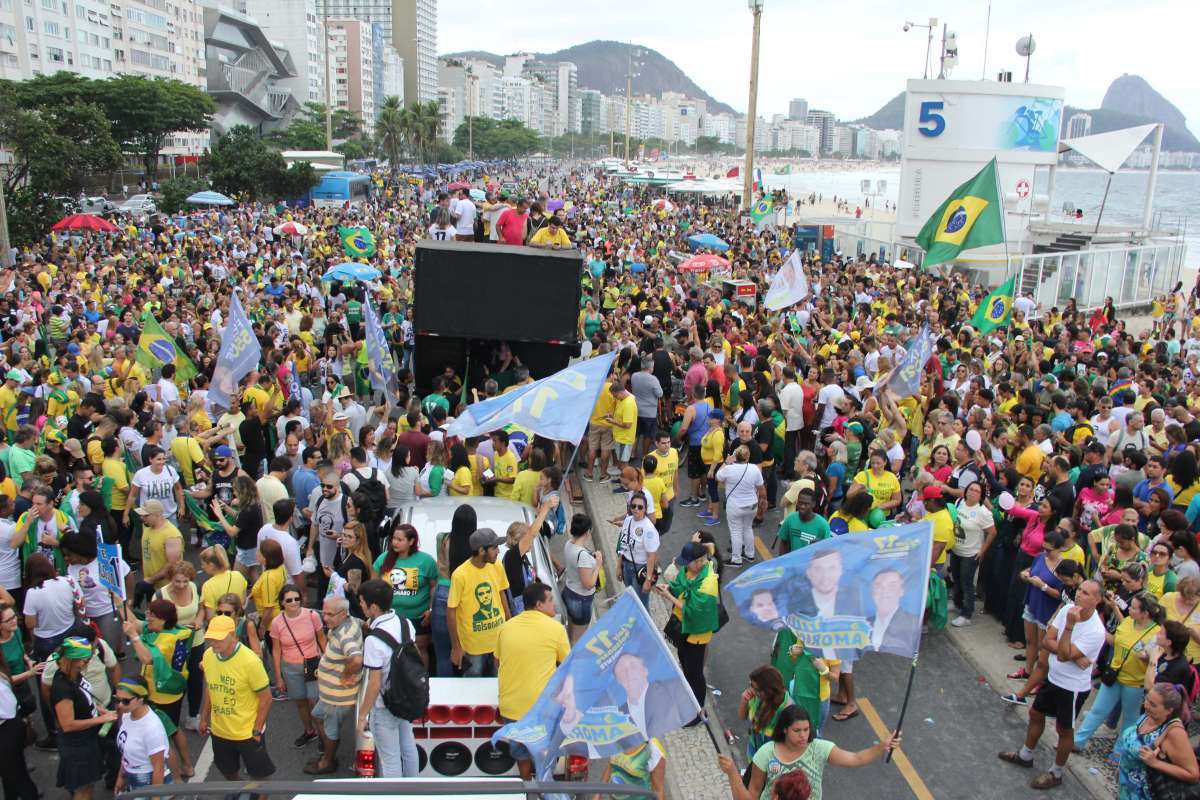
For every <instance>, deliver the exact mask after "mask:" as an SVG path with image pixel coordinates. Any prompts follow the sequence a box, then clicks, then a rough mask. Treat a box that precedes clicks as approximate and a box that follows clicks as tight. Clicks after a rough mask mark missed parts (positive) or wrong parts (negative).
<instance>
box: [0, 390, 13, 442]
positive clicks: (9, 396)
mask: <svg viewBox="0 0 1200 800" xmlns="http://www.w3.org/2000/svg"><path fill="white" fill-rule="evenodd" d="M16 407H17V393H16V392H14V391H13V390H12V389H10V388H8V387H7V386H2V385H0V417H2V418H3V419H4V422H5V427H7V428H8V429H9V430H14V431H15V430H16V429H17V415H16V414H10V413H9V412H10V411H12V410H14V409H15V408H16Z"/></svg>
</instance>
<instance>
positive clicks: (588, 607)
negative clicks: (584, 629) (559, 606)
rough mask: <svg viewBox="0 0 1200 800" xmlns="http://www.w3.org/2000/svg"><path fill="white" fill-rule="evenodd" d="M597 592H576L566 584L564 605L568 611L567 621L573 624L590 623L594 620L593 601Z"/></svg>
mask: <svg viewBox="0 0 1200 800" xmlns="http://www.w3.org/2000/svg"><path fill="white" fill-rule="evenodd" d="M595 597H596V595H595V594H588V595H582V594H575V592H573V591H571V590H570V589H569V588H567V587H566V586H564V587H563V590H562V601H563V607H564V608H565V609H566V612H567V621H568V622H570V623H571V624H572V625H588V624H590V623H591V621H592V601H593V600H594V599H595Z"/></svg>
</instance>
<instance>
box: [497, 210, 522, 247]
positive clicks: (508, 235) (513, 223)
mask: <svg viewBox="0 0 1200 800" xmlns="http://www.w3.org/2000/svg"><path fill="white" fill-rule="evenodd" d="M527 219H529V214H528V213H525V214H518V213H517V210H516V209H515V208H510V209H508V210H507V211H505V212H504V213H502V214H501V215H500V218H499V219H498V220H496V230H498V231H499V232H500V241H501V243H503V244H517V245H520V244H525V221H526V220H527Z"/></svg>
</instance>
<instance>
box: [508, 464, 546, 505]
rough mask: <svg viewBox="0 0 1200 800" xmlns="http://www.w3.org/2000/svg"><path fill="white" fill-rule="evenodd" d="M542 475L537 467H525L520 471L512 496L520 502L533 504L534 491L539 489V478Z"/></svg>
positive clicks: (513, 486)
mask: <svg viewBox="0 0 1200 800" xmlns="http://www.w3.org/2000/svg"><path fill="white" fill-rule="evenodd" d="M541 475H542V473H540V472H538V471H537V470H536V469H523V470H521V471H520V472H518V473H517V479H516V480H515V481H513V485H512V494H511V495H510V497H511V498H512V499H513V500H516V501H517V502H518V503H526V504H528V505H533V493H534V492H535V491H537V485H538V478H540V477H541Z"/></svg>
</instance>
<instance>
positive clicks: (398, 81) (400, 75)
mask: <svg viewBox="0 0 1200 800" xmlns="http://www.w3.org/2000/svg"><path fill="white" fill-rule="evenodd" d="M388 41H389V44H388V45H387V46H386V47H384V48H383V60H382V61H379V62H376V67H375V68H376V69H378V70H380V72H382V73H383V93H382V94H380V95H379V98H380V100H379V103H380V105H382V104H383V101H384V100H387V99H388V98H389V97H398V98H400V105H404V59H402V58H401V57H400V54H399V53H397V52H396V49H395V48H394V47H392V46H391V44H390V41H391V40H388Z"/></svg>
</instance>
